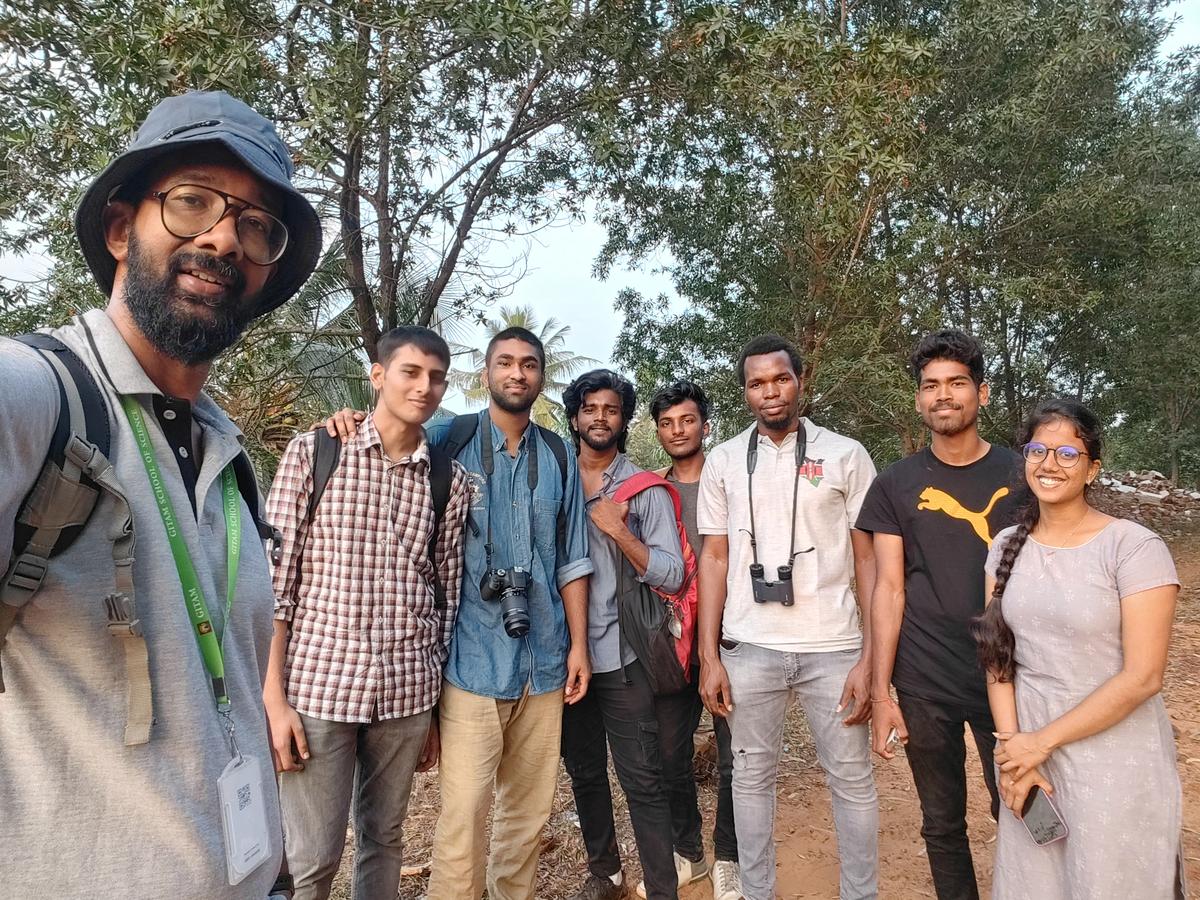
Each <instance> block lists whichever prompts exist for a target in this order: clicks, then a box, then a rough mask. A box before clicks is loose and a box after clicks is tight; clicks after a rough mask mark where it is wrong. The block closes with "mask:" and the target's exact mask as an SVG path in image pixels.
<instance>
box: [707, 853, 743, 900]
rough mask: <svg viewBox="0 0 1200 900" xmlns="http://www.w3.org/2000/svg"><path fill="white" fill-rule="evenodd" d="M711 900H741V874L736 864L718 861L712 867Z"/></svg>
mask: <svg viewBox="0 0 1200 900" xmlns="http://www.w3.org/2000/svg"><path fill="white" fill-rule="evenodd" d="M712 886H713V900H742V873H741V871H740V870H739V869H738V864H737V863H735V862H732V861H730V860H728V859H718V860H717V861H716V862H715V863H713V867H712Z"/></svg>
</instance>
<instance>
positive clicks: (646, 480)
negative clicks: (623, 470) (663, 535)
mask: <svg viewBox="0 0 1200 900" xmlns="http://www.w3.org/2000/svg"><path fill="white" fill-rule="evenodd" d="M652 487H661V488H666V489H667V493H668V494H670V495H671V502H672V503H673V504H674V505H675V521H676V522H679V521H681V520H682V519H683V504H682V503H681V502H680V500H679V491H677V490H676V489H675V485H673V484H671V482H669V481H667V479H665V478H663V477H662V476H661V475H658V474H656V473H654V472H637V473H636V474H633V475H630V476H629V477H628V478H626V479H625V480H624V481H623V482H621V484H620V486H619V487H618V488H617V490H616V492H615V493H614V494H613V501H614V502H615V503H624V502H625V501H626V500H628V499H629V498H630V497H633V496H634V495H636V494H640V493H641V492H642V491H644V490H647V489H649V488H652Z"/></svg>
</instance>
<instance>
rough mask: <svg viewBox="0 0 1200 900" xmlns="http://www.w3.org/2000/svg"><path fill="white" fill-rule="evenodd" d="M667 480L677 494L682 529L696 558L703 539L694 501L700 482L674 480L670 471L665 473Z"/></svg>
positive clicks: (697, 498) (698, 492)
mask: <svg viewBox="0 0 1200 900" xmlns="http://www.w3.org/2000/svg"><path fill="white" fill-rule="evenodd" d="M667 481H669V482H671V484H673V485H674V486H675V490H676V492H677V493H678V494H679V510H680V512H681V513H682V515H683V529H684V531H686V532H687V536H688V543H689V544H690V545H691V547H692V552H693V553H694V554H696V557H697V559H698V558H699V556H700V547H701V544H702V543H703V541H704V536H703V535H701V534H700V529H699V528H697V527H696V501H697V500H699V498H700V482H699V481H676V480H675V476H674V474H672V473H670V472H668V473H667Z"/></svg>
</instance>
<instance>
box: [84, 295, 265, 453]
mask: <svg viewBox="0 0 1200 900" xmlns="http://www.w3.org/2000/svg"><path fill="white" fill-rule="evenodd" d="M80 318H81V319H82V320H83V322H85V323H86V325H87V328H88V330H89V331H90V332H91V335H92V337H93V339H94V340H95V343H96V351H98V352H99V355H100V359H99V360H98V361H102V362H103V364H104V369H105V370H107V372H108V376H109V378H110V379H111V381H112V386H113V387H114V388H115V389H116V391H117V393H118V394H122V395H125V394H157V395H159V396H166V395H165V394H163V392H162V391H161V390H160V389H159V388H158V386H157V385H156V384H155V383H154V382H153V381H151V380H150V376H149V375H147V374H146V370H145V369H143V368H142V365H141V363H139V362H138V361H137V357H136V356H134V355H133V351H132V350H130V349H129V345H128V344H127V343H125V338H123V337H122V336H121V332H120V331H118V330H117V326H116V323H115V322H113V320H112V319H111V318H109V316H108V313H107V312H105V311H104V310H102V309H90V310H88V311H87V312H85V313H83V314H82V315H81V316H80ZM89 349H90V348H89ZM192 414H193V415H194V416H195V417H196V418H197V419H199V420H200V422H201V423H202V424H203V425H205V426H206V427H209V428H213V429H215V430H217V431H220V432H224V433H226V434H230V435H233V436H235V437H237V438H238V439H239V440H240V439H241V437H242V432H241V429H239V428H238V427H237V426H236V425H234V424H233V421H232V420H231V419H230V418H229V416H227V415H226V414H225V412H224V410H222V409H221V408H220V407H219V406H217V404H216V403H214V402H213V400H212V398H211V397H209V396H208V394H206V393H204V392H203V391H201V392H200V395H199V396H198V397H197V398H196V402H195V403H193V404H192Z"/></svg>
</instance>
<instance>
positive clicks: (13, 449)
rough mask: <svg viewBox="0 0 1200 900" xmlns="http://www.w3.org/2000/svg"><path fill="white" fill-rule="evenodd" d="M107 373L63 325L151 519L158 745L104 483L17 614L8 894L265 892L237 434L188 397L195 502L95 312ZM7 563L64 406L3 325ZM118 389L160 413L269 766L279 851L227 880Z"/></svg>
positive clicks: (196, 696)
mask: <svg viewBox="0 0 1200 900" xmlns="http://www.w3.org/2000/svg"><path fill="white" fill-rule="evenodd" d="M83 318H84V320H85V321H86V322H87V323H88V326H89V327H90V328H91V330H92V333H93V335H94V337H95V341H96V344H97V347H98V348H99V352H100V356H101V357H102V358H103V361H104V364H105V366H106V367H107V370H108V372H109V373H110V374H111V377H112V383H111V384H110V383H109V382H108V381H107V379H106V378H105V377H104V375H102V374H101V372H100V366H99V364H98V362H97V358H96V356H95V355H94V354H93V353H92V351H91V350H90V348H89V346H88V342H87V340H86V338H85V336H84V332H83V329H82V328H81V327H80V326H79V325H70V326H67V327H66V328H62V329H59V330H58V331H56V332H55V335H56V336H57V337H58V338H59V339H60V340H62V341H63V342H64V343H66V344H67V345H68V346H70V347H71V348H72V349H73V350H74V351H75V352H76V353H77V354H78V355H79V357H80V358H81V359H82V360H83V361H84V364H85V365H87V366H88V368H89V369H90V370H91V371H92V372H93V374H95V376H96V380H97V382H98V384H99V385H100V386H101V391H102V392H103V394H104V395H105V399H106V401H107V402H108V405H109V407H110V412H111V413H112V414H111V416H110V420H111V423H112V429H113V434H112V449H111V452H110V454H109V458H110V460H111V461H112V463H113V465H114V468H115V472H116V476H117V479H118V480H119V481H120V483H121V485H122V487H123V488H124V491H125V494H126V496H127V498H128V500H129V504H130V507H131V509H132V512H133V518H134V523H135V527H136V531H137V535H136V537H137V546H136V549H135V555H136V562H135V563H134V583H135V586H136V593H137V606H138V614H139V616H140V618H141V622H142V627H143V629H144V631H145V636H146V644H147V648H148V651H149V657H150V677H151V684H152V687H153V692H154V696H153V704H154V716H155V724H154V727H153V729H152V730H151V737H150V741H149V743H146V744H142V745H140V746H133V747H127V746H125V744H124V730H125V722H126V697H125V692H126V684H127V680H126V677H125V656H124V650H123V648H122V646H121V644H120V641H119V640H118V639H116V638H113V637H110V636H109V634H108V631H107V626H106V618H105V611H104V604H103V598H104V596H105V595H106V594H107V593H108V592H110V591H111V590H112V585H113V562H112V545H111V543H110V541H109V540H108V538H107V532H108V531H109V530H110V529H111V528H112V527H113V519H114V516H113V507H114V501H112V499H111V498H109V497H107V496H104V497H102V499H101V501H100V503H99V504H98V505H97V507H96V510H95V512H94V513H93V515H92V517H91V518H90V519H89V520H88V524H87V526H86V528H85V529H84V530H83V532H82V534H81V535H80V537H79V538H78V539H77V540H76V541H75V543H74V544H73V545H72V546H71V547H70V549H69V550H67V551H66V552H65V553H63V554H62V555H61V556H59V557H56V558H55V559H53V560H52V561H51V565H50V568H49V572H48V574H47V576H46V579H45V582H44V583H43V585H42V588H41V590H39V591H38V593H37V594H36V595H35V597H34V599H33V600H32V601H31V602H30V603H29V605H27V606H26V607H25V608H24V609H23V610H22V611H21V612H20V614H19V615H18V618H17V621H16V625H15V627H14V628H13V630H12V632H11V633H10V634H9V636H8V641H7V643H6V645H5V646H4V648H3V649H2V650H0V654H2V655H3V656H2V658H3V666H4V679H5V686H6V688H7V691H6V693H4V694H0V810H3V819H4V825H3V828H2V829H0V885H2V886H3V887H0V894H3V896H5V897H22V898H24V897H147V898H149V897H156V898H157V897H196V898H200V897H203V898H206V900H242V898H245V900H263V898H264V897H266V895H267V891H268V890H269V889H270V887H271V884H272V883H273V881H274V879H275V877H276V875H278V873H279V853H280V850H281V843H282V842H281V841H280V840H279V837H278V836H279V834H280V827H279V806H278V799H277V797H276V793H275V790H274V786H273V777H272V776H273V772H272V765H271V757H270V752H269V746H268V743H267V733H266V721H265V718H264V715H263V708H262V679H263V675H264V673H265V670H266V664H267V655H268V651H269V647H270V640H271V632H272V622H271V616H272V607H273V597H272V591H271V580H270V577H269V575H268V572H267V561H266V555H265V554H264V552H263V547H262V545H261V543H260V542H259V540H258V535H257V532H256V531H255V529H254V527H253V526H252V524H251V523H250V521H249V518H250V514H249V511H248V510H247V509H246V508H245V505H244V504H243V506H242V522H243V527H242V543H241V559H240V564H239V568H238V581H237V596H236V599H235V601H234V604H233V607H232V611H231V614H230V621H229V622H228V623H226V622H225V618H224V615H223V613H224V608H225V587H226V565H227V563H226V546H225V518H224V515H223V512H222V502H221V500H222V498H221V487H220V478H219V475H220V472H221V470H222V469H224V467H225V465H226V464H227V463H228V462H229V461H230V460H232V459H233V458H234V456H235V455H236V454H237V453H238V452H239V450H240V446H241V445H240V438H241V435H240V433H239V432H238V430H237V428H236V427H235V426H234V425H233V423H232V422H230V421H229V419H228V418H227V417H226V416H225V414H224V413H222V412H221V410H220V409H218V408H217V406H216V404H214V403H213V402H212V401H211V400H209V399H208V398H207V397H205V396H203V395H201V397H200V398H199V399H198V400H197V402H196V403H195V404H193V405H192V410H193V413H194V416H195V418H196V421H197V422H199V424H200V428H201V431H202V445H203V450H204V455H203V460H202V461H201V464H200V467H199V473H198V474H199V478H198V480H197V482H196V486H195V495H196V509H197V511H198V513H197V514H193V511H192V507H191V503H190V501H189V497H188V492H187V489H186V486H185V485H184V483H183V479H182V476H181V475H180V471H179V467H178V466H177V465H176V464H175V463H174V462H173V461H172V448H171V447H170V446H169V445H168V444H167V442H166V439H165V438H164V436H163V432H162V430H161V429H160V428H159V427H158V425H157V424H156V420H155V418H154V415H153V413H152V411H151V410H152V406H151V398H152V397H153V396H154V395H158V394H160V392H159V390H158V389H157V388H156V387H155V386H154V384H153V383H152V382H151V381H150V379H149V378H148V377H147V376H146V374H145V372H144V371H143V370H142V368H141V366H139V365H138V363H137V360H136V359H135V358H134V356H133V354H132V352H130V350H129V347H128V346H127V345H126V344H125V341H124V340H123V339H122V337H121V335H120V333H119V332H118V331H117V329H116V326H115V325H114V324H113V322H112V320H111V319H109V318H108V316H107V315H106V314H105V313H104V312H103V311H100V310H95V311H92V312H89V313H87V314H85V316H84V317H83ZM0 385H3V389H2V390H0V421H3V422H4V423H5V426H4V427H3V428H0V460H2V461H3V466H4V477H3V478H0V570H5V569H7V567H8V564H9V556H10V550H11V547H12V537H13V521H14V518H15V516H16V513H17V510H18V508H19V507H20V504H21V501H22V499H23V498H24V496H25V494H26V492H27V491H28V490H29V488H30V486H31V485H32V484H33V482H34V479H35V478H36V477H37V475H38V472H39V471H40V470H41V467H42V463H43V460H44V459H45V455H46V450H47V447H48V446H49V443H50V436H51V432H52V431H53V429H54V425H55V422H56V421H57V416H58V406H59V399H58V387H57V384H56V382H55V380H54V376H53V374H52V373H51V370H50V369H49V367H48V365H47V364H46V363H45V361H44V360H42V359H41V357H39V356H38V355H37V354H36V353H34V352H33V351H32V350H30V349H29V348H27V347H25V346H24V345H22V344H19V343H17V342H15V341H11V340H7V339H0ZM122 395H129V396H132V397H134V398H135V399H136V400H137V401H138V402H139V403H140V404H141V405H142V406H143V411H144V413H145V415H146V419H147V425H148V430H149V432H150V438H151V442H152V444H153V446H154V450H155V455H156V456H157V458H158V462H159V468H160V469H161V471H162V475H163V481H164V483H165V486H166V490H167V494H168V496H169V497H170V499H171V503H172V505H173V506H174V509H175V512H176V517H177V518H178V520H179V523H180V531H181V533H182V535H183V539H184V541H185V543H186V544H187V547H188V550H189V551H190V554H191V557H192V560H193V562H194V563H195V567H196V572H197V575H198V577H199V580H200V583H201V586H202V588H203V591H204V596H205V599H206V600H207V602H208V607H209V611H210V613H211V615H212V618H213V623H214V625H215V627H216V631H217V633H218V634H223V635H224V647H225V683H226V688H227V691H228V693H229V696H230V698H231V701H232V715H233V720H234V724H235V727H236V730H237V738H238V743H239V745H240V747H241V750H242V752H243V753H245V754H252V755H253V756H255V757H256V758H257V759H258V762H259V764H260V766H261V768H262V776H263V782H264V787H265V788H266V798H265V799H266V807H267V827H268V830H269V832H270V834H271V835H272V836H273V837H274V847H273V850H274V853H273V854H272V856H271V858H270V859H268V860H267V861H266V862H264V863H263V864H262V865H261V866H260V867H259V868H258V869H257V870H256V871H255V872H254V873H253V874H251V876H250V877H249V878H247V879H246V880H245V881H243V882H242V883H241V884H239V885H237V886H236V887H230V886H229V884H228V881H227V878H226V872H225V850H224V844H223V841H222V829H221V812H220V808H219V806H218V802H217V779H218V778H219V777H220V775H221V772H222V771H223V770H224V768H225V766H226V765H227V764H228V763H229V761H230V750H229V745H228V742H227V740H226V738H225V734H224V731H223V729H222V727H221V724H220V722H219V720H218V717H217V713H216V704H215V701H214V699H213V695H212V689H211V687H210V684H211V683H210V681H209V678H208V675H207V672H206V670H205V669H204V666H203V663H202V661H201V657H200V653H199V651H198V649H197V647H196V642H195V640H194V638H193V636H192V627H191V623H190V621H189V619H188V615H187V612H186V610H185V609H184V604H183V597H182V593H181V590H180V583H179V575H178V572H177V570H176V568H175V565H174V562H173V561H172V557H171V552H170V546H169V544H168V542H167V537H166V531H165V530H164V527H163V524H162V519H161V518H160V516H159V512H158V507H157V506H156V504H155V502H154V500H153V497H152V495H151V492H150V488H149V481H148V478H147V475H146V470H145V468H144V466H143V464H142V461H141V459H140V457H139V456H138V453H137V447H136V445H135V443H134V440H133V435H132V432H131V431H130V428H129V424H128V421H127V420H126V419H125V416H124V414H123V413H122V411H121V405H120V398H121V396H122Z"/></svg>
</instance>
